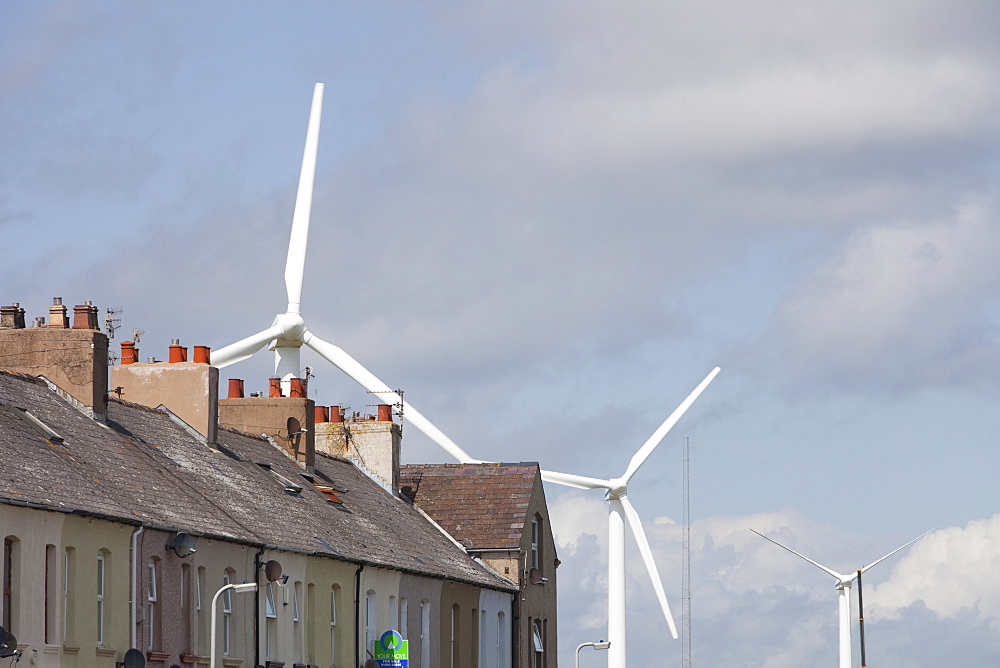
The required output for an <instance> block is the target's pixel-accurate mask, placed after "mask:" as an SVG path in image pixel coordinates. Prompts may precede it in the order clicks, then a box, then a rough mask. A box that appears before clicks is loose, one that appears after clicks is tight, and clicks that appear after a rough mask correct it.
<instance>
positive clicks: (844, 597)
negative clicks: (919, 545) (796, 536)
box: [750, 527, 937, 668]
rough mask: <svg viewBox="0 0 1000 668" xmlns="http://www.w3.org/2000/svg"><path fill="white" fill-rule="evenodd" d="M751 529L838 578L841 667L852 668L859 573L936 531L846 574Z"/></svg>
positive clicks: (923, 534)
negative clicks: (855, 587) (853, 598)
mask: <svg viewBox="0 0 1000 668" xmlns="http://www.w3.org/2000/svg"><path fill="white" fill-rule="evenodd" d="M934 528H935V529H936V528H937V527H934ZM750 531H753V532H754V533H755V534H757V535H758V536H760V537H761V538H763V539H765V540H769V541H771V542H772V543H774V544H775V545H777V546H778V547H780V548H782V549H784V550H788V551H789V552H791V553H792V554H794V555H795V556H796V557H801V558H802V559H805V560H806V561H808V562H809V563H810V564H812V565H813V566H816V567H817V568H819V569H821V570H823V571H825V572H826V573H828V574H830V575H832V576H833V577H834V579H836V580H837V590H838V591H839V592H840V594H839V601H840V603H839V605H840V610H839V612H838V617H839V619H840V668H851V584H852V583H853V582H854V581H855V580H856V579H857V578H858V576H859V575H861V574H862V573H864V572H865V571H867V570H868V569H869V568H871V567H872V566H874V565H876V564H878V563H879V562H881V561H884V560H885V559H888V558H889V557H891V556H892V555H894V554H896V553H897V552H899V551H900V550H902V549H903V548H906V547H909V546H910V545H913V544H914V543H916V542H917V541H918V540H920V539H921V538H923V537H924V536H926V535H927V534H929V533H930V532H931V531H934V529H930V530H928V531H925V532H924V533H922V534H920V535H919V536H917V537H916V538H914V539H913V540H911V541H910V542H909V543H907V544H906V545H900V546H899V547H897V548H896V549H895V550H893V551H892V552H890V553H889V554H887V555H885V556H884V557H882V558H881V559H876V560H875V561H873V562H872V563H870V564H868V565H867V566H865V567H864V568H861V569H859V570H857V571H855V572H853V573H851V574H850V575H844V574H842V573H838V572H837V571H835V570H833V569H831V568H827V567H826V566H824V565H823V564H820V563H817V562H815V561H813V560H812V559H810V558H809V557H807V556H805V555H801V554H799V553H798V552H796V551H795V550H793V549H792V548H790V547H785V546H784V545H782V544H781V543H779V542H778V541H776V540H774V539H772V538H768V537H767V536H765V535H764V534H762V533H761V532H759V531H756V530H754V529H750Z"/></svg>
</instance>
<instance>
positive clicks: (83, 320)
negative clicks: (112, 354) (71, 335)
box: [49, 301, 100, 329]
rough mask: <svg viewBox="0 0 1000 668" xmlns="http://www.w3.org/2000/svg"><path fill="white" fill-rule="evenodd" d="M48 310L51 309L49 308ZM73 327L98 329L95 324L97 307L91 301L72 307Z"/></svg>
mask: <svg viewBox="0 0 1000 668" xmlns="http://www.w3.org/2000/svg"><path fill="white" fill-rule="evenodd" d="M49 310H50V311H51V308H50V309H49ZM64 310H65V307H64ZM73 329H100V326H99V325H98V324H97V307H96V306H94V304H93V302H89V301H88V302H86V303H84V304H78V305H76V306H74V307H73Z"/></svg>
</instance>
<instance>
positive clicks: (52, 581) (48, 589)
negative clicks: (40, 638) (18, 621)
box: [45, 545, 59, 645]
mask: <svg viewBox="0 0 1000 668" xmlns="http://www.w3.org/2000/svg"><path fill="white" fill-rule="evenodd" d="M58 582H59V581H58V580H57V579H56V546H55V545H46V546H45V643H46V644H48V645H52V644H55V643H56V595H57V592H58V591H59V584H58Z"/></svg>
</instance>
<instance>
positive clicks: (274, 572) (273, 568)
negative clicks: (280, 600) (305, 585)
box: [264, 559, 281, 582]
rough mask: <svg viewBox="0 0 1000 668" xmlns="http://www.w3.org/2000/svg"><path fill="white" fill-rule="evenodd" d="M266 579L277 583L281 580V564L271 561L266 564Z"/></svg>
mask: <svg viewBox="0 0 1000 668" xmlns="http://www.w3.org/2000/svg"><path fill="white" fill-rule="evenodd" d="M264 577H266V578H267V581H268V582H276V581H278V580H280V579H281V564H279V563H278V562H277V561H275V560H274V559H271V560H270V561H268V562H267V563H266V564H264Z"/></svg>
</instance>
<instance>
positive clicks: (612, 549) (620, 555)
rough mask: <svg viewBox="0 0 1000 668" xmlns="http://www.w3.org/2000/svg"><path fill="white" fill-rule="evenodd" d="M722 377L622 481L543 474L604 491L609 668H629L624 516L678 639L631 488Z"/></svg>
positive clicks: (650, 444) (666, 426) (643, 452)
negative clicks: (659, 448) (630, 495)
mask: <svg viewBox="0 0 1000 668" xmlns="http://www.w3.org/2000/svg"><path fill="white" fill-rule="evenodd" d="M718 373H719V367H715V368H714V369H712V372H711V373H709V374H708V376H706V377H705V380H703V381H701V383H699V385H698V387H696V388H694V391H693V392H691V394H689V395H688V396H687V398H686V399H685V400H684V402H683V403H681V405H680V406H678V407H677V409H676V410H674V412H673V413H671V414H670V417H668V418H667V419H666V420H665V421H664V422H663V424H661V425H660V427H659V428H658V429H657V430H656V431H655V432H653V435H652V436H650V437H649V438H648V439H647V440H646V442H645V443H643V445H642V447H641V448H639V450H638V451H637V452H636V453H635V454H634V455H632V460H631V461H630V462H629V464H628V468H626V469H625V473H623V474H622V475H621V477H618V478H611V479H610V480H601V479H599V478H588V477H585V476H580V475H573V474H570V473H556V472H555V471H542V480H546V481H549V482H555V483H559V484H561V485H569V486H570V487H578V488H580V489H603V490H606V491H605V499H606V500H607V502H608V506H609V509H608V640H610V641H611V647H610V648H608V668H625V666H626V652H625V523H624V521H623V516H624V518H625V519H627V520H628V524H629V528H630V529H631V530H632V535H633V536H634V537H635V542H636V543H637V544H638V545H639V553H640V554H641V555H642V560H643V561H644V562H645V564H646V570H647V571H648V572H649V579H650V580H652V582H653V591H655V592H656V598H657V599H658V600H659V602H660V609H661V610H662V611H663V617H664V618H665V619H666V620H667V626H669V627H670V635H672V636H673V637H674V640H676V639H677V627H676V626H675V625H674V618H673V616H672V615H671V614H670V606H669V604H668V603H667V596H666V594H664V593H663V583H662V582H660V574H659V572H658V571H657V570H656V562H655V561H654V560H653V552H652V550H650V548H649V541H648V540H646V532H645V531H643V529H642V521H641V520H640V519H639V514H638V513H636V511H635V508H634V507H633V506H632V504H631V503H630V502H629V500H628V484H629V481H631V480H632V476H634V475H635V473H636V471H638V470H639V467H640V466H642V465H643V463H644V462H645V461H646V459H647V458H649V455H651V454H652V453H653V450H654V449H655V448H656V446H657V445H659V444H660V442H661V441H662V440H663V438H664V437H665V436H666V435H667V432H668V431H670V429H671V428H673V426H674V425H675V424H676V423H677V421H678V420H680V419H681V416H682V415H684V413H685V411H687V409H688V408H690V406H691V404H693V403H694V400H695V399H697V398H698V396H699V395H700V394H701V393H702V392H703V391H704V389H705V388H706V387H708V384H709V383H711V382H712V380H713V379H714V378H715V376H716V375H717V374H718Z"/></svg>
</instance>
